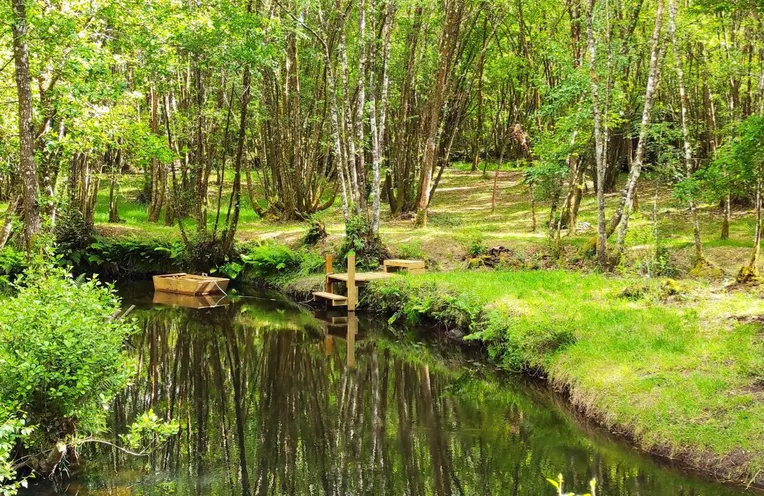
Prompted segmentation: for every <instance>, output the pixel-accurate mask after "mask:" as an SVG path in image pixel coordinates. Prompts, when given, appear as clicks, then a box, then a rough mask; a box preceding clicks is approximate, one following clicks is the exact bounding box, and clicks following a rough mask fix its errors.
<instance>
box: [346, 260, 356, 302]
mask: <svg viewBox="0 0 764 496" xmlns="http://www.w3.org/2000/svg"><path fill="white" fill-rule="evenodd" d="M347 286H348V312H355V307H356V305H357V304H358V289H357V288H356V285H355V253H354V252H352V251H351V252H350V253H348V283H347Z"/></svg>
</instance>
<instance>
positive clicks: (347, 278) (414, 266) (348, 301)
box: [313, 253, 425, 312]
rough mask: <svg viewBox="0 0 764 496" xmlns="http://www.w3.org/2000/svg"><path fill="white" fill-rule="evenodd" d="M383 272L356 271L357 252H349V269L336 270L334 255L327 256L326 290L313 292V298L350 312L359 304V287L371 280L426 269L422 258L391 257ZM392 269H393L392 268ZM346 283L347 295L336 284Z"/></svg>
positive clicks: (420, 272) (385, 263)
mask: <svg viewBox="0 0 764 496" xmlns="http://www.w3.org/2000/svg"><path fill="white" fill-rule="evenodd" d="M383 267H384V271H382V272H356V270H355V254H354V253H350V254H348V271H347V272H334V267H333V257H332V256H331V255H327V256H326V279H325V281H324V290H323V291H315V292H313V300H314V301H316V300H325V301H327V302H328V303H329V304H331V306H333V307H341V306H346V307H347V309H348V312H354V311H355V309H356V307H357V306H358V287H359V286H363V285H364V284H366V283H368V282H371V281H378V280H380V279H389V278H391V277H395V276H396V274H395V272H397V271H407V272H409V273H412V274H422V273H424V271H425V265H424V261H422V260H401V259H390V260H385V261H384V265H383ZM391 269H392V270H391ZM337 284H344V285H345V287H346V289H347V291H346V293H347V294H345V295H342V294H339V293H337V292H335V285H337Z"/></svg>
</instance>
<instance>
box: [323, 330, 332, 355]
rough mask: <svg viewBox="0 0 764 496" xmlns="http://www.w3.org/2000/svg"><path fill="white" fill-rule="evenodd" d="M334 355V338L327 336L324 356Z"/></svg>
mask: <svg viewBox="0 0 764 496" xmlns="http://www.w3.org/2000/svg"><path fill="white" fill-rule="evenodd" d="M326 332H329V331H328V330H327V331H326ZM332 353H334V338H333V337H332V336H330V335H329V334H327V335H326V336H324V356H331V354H332Z"/></svg>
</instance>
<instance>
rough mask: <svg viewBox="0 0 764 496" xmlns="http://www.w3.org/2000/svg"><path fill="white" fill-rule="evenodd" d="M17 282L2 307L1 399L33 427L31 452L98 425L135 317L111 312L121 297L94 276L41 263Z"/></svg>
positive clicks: (121, 381)
mask: <svg viewBox="0 0 764 496" xmlns="http://www.w3.org/2000/svg"><path fill="white" fill-rule="evenodd" d="M15 286H16V288H17V293H16V295H15V296H14V297H12V298H9V299H7V300H6V301H5V302H4V303H3V305H2V306H0V369H2V370H3V374H1V375H0V405H1V406H2V408H3V409H4V410H5V411H8V412H11V414H12V416H13V417H15V418H20V419H24V420H25V421H26V422H27V424H28V425H32V426H35V430H34V434H33V435H32V436H31V437H30V438H29V439H27V440H26V445H27V447H28V448H29V449H30V450H34V452H39V451H44V450H46V449H48V448H50V446H51V445H52V444H53V443H56V442H58V441H59V440H67V439H69V438H71V437H72V436H74V435H75V433H76V434H78V435H88V434H92V433H97V432H100V431H102V430H103V428H104V426H105V420H106V415H107V407H108V405H109V403H110V401H111V400H112V398H114V396H115V395H116V394H117V393H119V392H120V391H122V389H123V388H124V387H125V386H126V384H127V383H128V381H129V378H130V377H131V375H132V373H133V367H132V365H131V361H130V359H129V358H128V356H127V354H126V352H125V348H124V341H125V339H126V337H127V336H128V335H129V334H130V333H132V332H133V331H134V329H135V327H134V324H133V323H132V322H130V321H125V320H115V319H113V318H112V315H113V314H114V313H115V311H116V310H117V309H119V306H120V301H119V298H118V297H117V296H116V294H115V293H114V291H113V289H112V288H110V287H107V286H104V285H102V284H101V283H100V282H98V281H97V280H95V279H90V280H83V279H75V278H73V277H72V276H71V275H70V274H69V273H68V272H67V271H66V270H65V269H62V268H60V267H54V266H47V265H46V266H44V267H37V268H35V269H31V270H30V271H28V272H27V273H25V274H24V275H23V276H21V277H20V278H19V280H18V281H17V282H16V283H15ZM17 454H18V453H17Z"/></svg>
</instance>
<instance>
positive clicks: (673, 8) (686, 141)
mask: <svg viewBox="0 0 764 496" xmlns="http://www.w3.org/2000/svg"><path fill="white" fill-rule="evenodd" d="M676 12H677V0H669V34H670V35H671V44H672V45H673V48H674V63H675V64H676V77H677V83H678V84H679V104H680V110H681V122H682V144H683V145H684V146H683V151H684V172H685V177H686V178H687V179H688V180H689V179H691V178H692V169H693V167H692V145H691V144H690V131H689V129H688V125H687V107H688V104H687V90H686V89H685V86H684V70H683V69H682V57H681V56H680V54H679V43H678V42H677V39H676ZM688 203H689V207H690V215H691V216H692V227H693V235H694V238H695V263H696V264H702V263H703V262H704V261H705V257H704V256H703V243H702V241H701V239H700V223H699V222H698V209H697V206H696V205H695V200H694V199H693V198H690V199H689V200H688Z"/></svg>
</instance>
